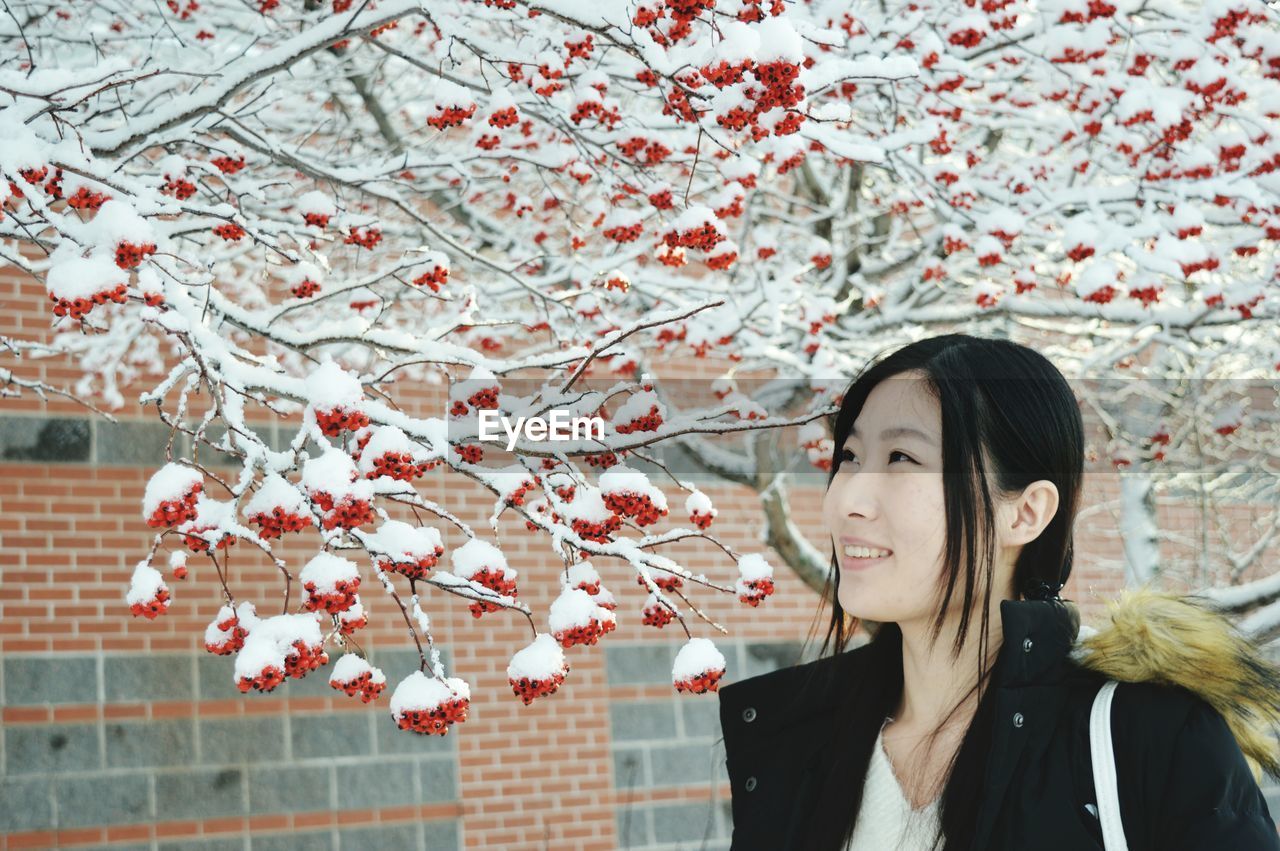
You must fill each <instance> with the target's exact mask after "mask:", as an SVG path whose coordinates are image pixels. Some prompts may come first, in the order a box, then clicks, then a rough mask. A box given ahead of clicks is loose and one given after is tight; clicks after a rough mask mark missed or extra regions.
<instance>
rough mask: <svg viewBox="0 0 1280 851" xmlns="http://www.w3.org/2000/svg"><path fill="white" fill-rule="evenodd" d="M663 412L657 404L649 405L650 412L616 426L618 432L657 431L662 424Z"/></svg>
mask: <svg viewBox="0 0 1280 851" xmlns="http://www.w3.org/2000/svg"><path fill="white" fill-rule="evenodd" d="M662 422H663V420H662V414H661V413H659V412H658V406H657V405H651V406H650V407H649V413H647V414H644V415H643V416H639V417H636V418H635V419H633V420H632V421H631V422H629V423H622V424H621V425H618V426H614V428H615V429H617V431H618V434H631V433H632V432H633V431H657V430H658V427H659V426H661V425H662Z"/></svg>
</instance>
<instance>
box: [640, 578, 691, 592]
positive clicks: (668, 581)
mask: <svg viewBox="0 0 1280 851" xmlns="http://www.w3.org/2000/svg"><path fill="white" fill-rule="evenodd" d="M649 578H650V579H652V580H653V584H654V585H657V586H658V587H659V588H661V589H662V590H663V591H666V592H667V593H668V594H671V593H674V592H675V591H676V589H678V588H683V587H684V580H683V579H681V578H680V577H679V576H672V575H670V574H662V575H659V576H650V577H649ZM636 584H637V585H639V586H640V587H641V588H648V587H649V586H648V585H645V584H644V577H643V576H637V577H636Z"/></svg>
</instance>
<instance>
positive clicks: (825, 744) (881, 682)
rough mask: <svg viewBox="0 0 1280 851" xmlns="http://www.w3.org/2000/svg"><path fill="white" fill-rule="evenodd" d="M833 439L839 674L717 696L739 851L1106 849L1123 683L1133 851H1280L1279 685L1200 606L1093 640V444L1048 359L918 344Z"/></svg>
mask: <svg viewBox="0 0 1280 851" xmlns="http://www.w3.org/2000/svg"><path fill="white" fill-rule="evenodd" d="M834 441H835V447H836V450H835V459H834V463H833V465H832V469H831V475H830V478H829V480H828V487H827V492H826V495H825V498H824V502H823V515H824V520H825V522H826V525H827V527H828V531H829V532H830V534H831V539H832V544H833V547H834V557H833V564H832V571H831V574H830V579H829V580H828V589H827V590H828V593H827V594H826V595H825V597H826V599H828V600H830V603H831V608H832V614H831V622H830V626H829V629H828V631H827V636H826V641H825V642H824V644H823V648H822V653H821V656H820V658H819V659H818V660H817V661H815V662H811V663H808V664H806V665H800V666H796V667H793V668H787V669H783V670H779V671H774V672H772V673H769V674H765V675H762V676H759V677H754V678H752V679H749V680H745V681H742V682H739V683H733V684H730V685H727V686H723V687H722V688H721V689H720V718H721V725H722V727H723V730H724V742H725V751H726V759H727V765H728V772H729V779H730V784H731V787H732V794H733V820H734V831H733V845H732V848H733V850H734V851H750V850H751V849H770V851H777V849H804V851H893V850H894V849H901V851H918V849H936V848H941V849H945V850H946V851H992V850H993V849H994V850H995V851H1029V850H1030V849H1035V851H1058V849H1060V850H1061V851H1092V849H1101V848H1103V839H1102V831H1101V827H1100V825H1099V821H1098V815H1097V813H1098V801H1097V796H1096V795H1095V791H1094V786H1093V774H1092V762H1091V759H1090V737H1089V714H1090V709H1091V707H1092V704H1093V699H1094V697H1095V695H1096V694H1097V692H1098V689H1099V688H1100V687H1101V686H1102V685H1103V683H1105V682H1106V681H1107V680H1108V679H1116V680H1120V681H1122V685H1120V686H1119V687H1118V689H1117V691H1116V692H1115V697H1114V703H1113V704H1112V708H1111V728H1112V734H1113V737H1114V751H1115V764H1116V774H1117V779H1118V782H1119V790H1120V791H1119V802H1120V809H1121V816H1122V821H1123V827H1124V833H1125V836H1126V839H1127V842H1128V848H1129V849H1131V851H1144V849H1150V851H1178V849H1188V850H1189V849H1196V851H1210V850H1211V849H1212V851H1220V849H1250V851H1267V850H1268V849H1270V850H1271V851H1275V850H1276V849H1280V839H1278V838H1277V831H1276V824H1275V822H1274V821H1273V819H1272V817H1271V815H1270V814H1269V813H1268V810H1267V805H1266V801H1265V799H1264V798H1263V795H1262V793H1261V791H1260V789H1259V786H1258V782H1257V781H1258V778H1259V776H1260V769H1262V768H1265V769H1266V770H1267V771H1269V772H1271V773H1272V774H1276V773H1277V772H1278V771H1280V758H1278V755H1277V752H1276V740H1275V739H1273V738H1271V736H1270V735H1269V725H1273V724H1276V723H1280V674H1278V672H1277V670H1276V668H1275V666H1274V665H1271V664H1269V663H1268V662H1267V661H1266V660H1265V659H1264V658H1262V656H1261V655H1260V654H1259V653H1258V652H1257V650H1256V649H1255V648H1254V647H1253V646H1252V645H1251V644H1250V643H1249V642H1248V641H1246V640H1245V639H1243V638H1242V637H1241V636H1240V635H1239V634H1238V633H1237V632H1235V630H1234V629H1233V628H1232V627H1231V625H1230V624H1229V623H1228V622H1227V621H1225V620H1224V619H1222V618H1221V617H1219V616H1218V615H1216V614H1214V613H1212V612H1211V611H1209V610H1208V609H1206V608H1204V607H1202V606H1200V605H1198V604H1197V603H1196V602H1195V601H1193V600H1191V599H1183V598H1179V597H1177V596H1173V595H1168V594H1159V593H1155V592H1150V591H1142V592H1138V593H1134V594H1128V595H1124V596H1122V598H1121V599H1120V600H1119V601H1118V602H1116V603H1115V604H1113V606H1112V611H1111V623H1110V624H1109V625H1108V626H1107V627H1105V628H1104V629H1102V630H1101V631H1094V634H1093V635H1092V636H1091V637H1088V638H1085V639H1083V640H1082V639H1081V638H1080V637H1079V632H1080V622H1079V617H1078V614H1077V612H1076V609H1075V606H1074V605H1073V604H1071V603H1069V602H1066V601H1063V600H1061V598H1059V597H1058V591H1059V590H1060V589H1061V587H1062V585H1063V583H1065V582H1066V581H1067V579H1068V577H1069V576H1070V574H1071V567H1072V526H1073V523H1074V520H1075V516H1076V511H1077V509H1078V507H1079V502H1080V491H1081V484H1082V479H1083V471H1084V429H1083V424H1082V421H1081V417H1080V412H1079V408H1078V404H1077V402H1076V400H1075V397H1074V395H1073V393H1072V391H1071V388H1070V387H1069V386H1068V384H1067V382H1066V380H1065V379H1064V378H1063V376H1062V374H1061V373H1059V372H1058V370H1057V369H1056V368H1055V367H1054V366H1053V365H1052V364H1051V363H1049V361H1048V360H1046V359H1045V358H1044V357H1043V356H1041V355H1040V354H1038V353H1036V352H1035V351H1032V350H1031V349H1028V348H1026V347H1024V346H1020V345H1017V344H1015V343H1011V342H1007V341H1001V340H987V339H981V338H975V337H971V336H967V335H961V334H952V335H946V336H941V337H935V338H932V339H927V340H923V341H920V342H917V343H913V344H911V345H909V346H907V347H905V348H903V349H901V350H899V351H897V352H895V353H893V354H891V355H889V356H888V357H885V358H884V359H882V360H880V361H878V362H876V363H874V364H872V365H871V366H870V367H869V368H868V369H866V370H865V371H864V372H863V374H862V375H860V376H859V377H858V378H857V379H856V380H855V381H854V382H853V384H852V385H851V387H850V388H849V389H848V391H847V392H846V393H845V395H844V397H843V400H842V402H841V408H840V411H839V413H838V415H837V417H836V421H835V428H834ZM833 587H834V594H832V593H830V592H831V590H832V588H833ZM859 624H861V625H862V626H864V627H866V628H867V631H868V632H870V633H871V635H872V639H871V640H870V641H869V642H867V643H865V644H863V645H862V646H860V647H857V648H856V649H853V650H847V647H848V645H849V643H850V642H849V640H850V637H851V634H852V632H853V631H854V629H856V627H857V626H858V625H859ZM829 649H830V650H832V652H831V653H830V654H828V653H827V651H828V650H829Z"/></svg>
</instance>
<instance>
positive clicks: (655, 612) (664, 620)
mask: <svg viewBox="0 0 1280 851" xmlns="http://www.w3.org/2000/svg"><path fill="white" fill-rule="evenodd" d="M675 619H676V615H675V612H673V611H671V609H670V608H668V607H667V606H664V605H662V603H659V602H656V601H655V602H653V603H650V604H649V605H648V606H645V608H644V618H643V619H642V620H641V623H643V624H644V625H645V626H656V627H657V628H658V629H662V628H663V627H664V626H666V625H667V624H669V623H671V622H672V621H673V620H675Z"/></svg>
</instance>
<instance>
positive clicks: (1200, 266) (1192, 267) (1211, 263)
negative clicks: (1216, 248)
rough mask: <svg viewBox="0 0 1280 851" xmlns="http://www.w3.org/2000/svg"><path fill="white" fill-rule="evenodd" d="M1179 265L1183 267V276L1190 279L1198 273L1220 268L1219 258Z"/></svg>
mask: <svg viewBox="0 0 1280 851" xmlns="http://www.w3.org/2000/svg"><path fill="white" fill-rule="evenodd" d="M1178 265H1179V266H1181V267H1182V276H1183V277H1184V278H1189V277H1191V276H1192V275H1194V274H1195V273H1196V272H1200V271H1212V270H1214V269H1216V268H1218V266H1219V262H1218V258H1217V257H1208V258H1205V259H1204V260H1198V261H1196V262H1195V263H1179V264H1178Z"/></svg>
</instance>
